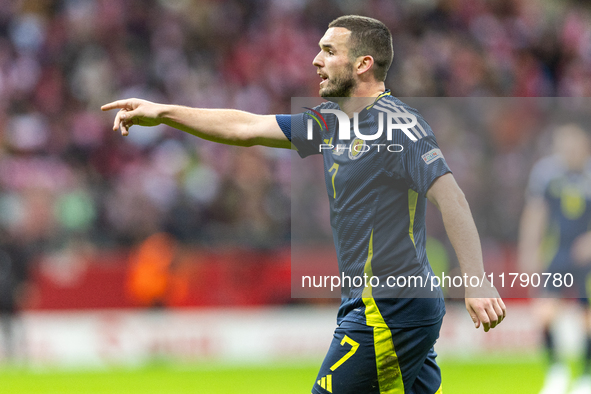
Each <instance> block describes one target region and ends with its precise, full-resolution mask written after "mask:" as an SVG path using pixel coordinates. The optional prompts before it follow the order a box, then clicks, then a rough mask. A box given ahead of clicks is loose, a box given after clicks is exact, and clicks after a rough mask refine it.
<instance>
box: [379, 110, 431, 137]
mask: <svg viewBox="0 0 591 394" xmlns="http://www.w3.org/2000/svg"><path fill="white" fill-rule="evenodd" d="M373 107H374V108H375V109H378V110H380V111H384V112H386V113H388V114H391V115H396V114H394V113H393V112H392V111H391V110H389V109H386V108H384V107H381V106H380V105H378V104H375V105H374V106H373ZM396 112H397V113H400V112H398V111H396ZM404 123H405V124H406V122H405V121H404ZM410 130H412V131H413V134H414V135H415V137H416V138H417V139H421V138H423V136H422V135H421V133H419V132H418V130H415V127H413V128H411V129H410Z"/></svg>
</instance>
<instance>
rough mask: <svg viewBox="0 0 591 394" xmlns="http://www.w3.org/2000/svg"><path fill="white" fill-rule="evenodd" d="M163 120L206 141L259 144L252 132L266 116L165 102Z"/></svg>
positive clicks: (161, 113)
mask: <svg viewBox="0 0 591 394" xmlns="http://www.w3.org/2000/svg"><path fill="white" fill-rule="evenodd" d="M159 117H160V119H161V123H164V124H166V125H168V126H171V127H174V128H176V129H179V130H182V131H184V132H187V133H189V134H192V135H195V136H197V137H199V138H203V139H205V140H209V141H214V142H219V143H223V144H229V145H239V146H252V145H255V144H256V143H257V141H256V138H255V136H254V133H252V132H251V130H252V129H253V127H255V124H256V122H257V120H259V119H257V118H260V117H262V115H255V114H251V113H248V112H244V111H239V110H233V109H201V108H189V107H183V106H179V105H162V107H161V111H160V114H159Z"/></svg>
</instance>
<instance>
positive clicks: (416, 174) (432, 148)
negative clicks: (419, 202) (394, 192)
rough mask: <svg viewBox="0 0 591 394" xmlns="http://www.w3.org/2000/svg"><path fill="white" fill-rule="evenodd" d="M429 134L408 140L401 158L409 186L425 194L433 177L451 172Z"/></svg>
mask: <svg viewBox="0 0 591 394" xmlns="http://www.w3.org/2000/svg"><path fill="white" fill-rule="evenodd" d="M429 132H430V133H429V135H427V136H426V137H424V138H421V139H419V140H418V141H416V142H410V143H409V144H408V145H407V146H406V147H405V150H404V156H403V159H402V168H403V176H404V178H405V179H406V181H407V183H408V184H409V186H410V188H411V189H413V190H414V191H416V192H417V193H419V194H420V195H423V196H425V195H426V194H427V190H429V188H430V187H431V184H432V183H433V181H435V179H437V178H439V177H440V176H442V175H445V174H447V173H448V172H451V170H450V169H449V167H448V165H447V163H446V161H445V158H444V157H443V154H442V153H441V150H440V149H439V146H437V141H436V140H435V137H434V136H433V134H432V132H431V131H430V130H429Z"/></svg>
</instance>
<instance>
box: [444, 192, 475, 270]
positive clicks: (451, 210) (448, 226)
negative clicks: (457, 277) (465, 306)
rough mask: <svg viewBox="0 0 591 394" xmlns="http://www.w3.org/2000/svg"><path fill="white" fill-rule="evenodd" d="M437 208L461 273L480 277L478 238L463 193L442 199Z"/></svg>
mask: <svg viewBox="0 0 591 394" xmlns="http://www.w3.org/2000/svg"><path fill="white" fill-rule="evenodd" d="M439 209H440V210H441V216H442V218H443V224H444V226H445V231H446V232H447V236H448V238H449V240H450V241H451V244H452V246H453V248H454V250H455V252H456V256H457V257H458V262H459V264H460V269H461V271H462V274H467V275H468V276H477V277H481V276H482V274H483V273H484V267H483V261H482V248H481V245H480V238H479V236H478V230H477V229H476V225H475V224H474V219H473V218H472V213H471V212H470V207H469V205H468V202H467V201H466V198H465V197H464V195H463V193H462V194H456V195H453V196H450V197H449V198H446V199H444V201H441V202H440V203H439Z"/></svg>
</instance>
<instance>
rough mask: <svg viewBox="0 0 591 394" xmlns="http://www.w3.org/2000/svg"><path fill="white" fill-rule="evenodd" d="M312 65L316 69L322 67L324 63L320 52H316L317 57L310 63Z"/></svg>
mask: <svg viewBox="0 0 591 394" xmlns="http://www.w3.org/2000/svg"><path fill="white" fill-rule="evenodd" d="M312 64H313V65H314V66H316V67H322V66H323V65H324V63H323V62H322V51H320V52H318V55H316V57H315V58H314V60H313V61H312Z"/></svg>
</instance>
